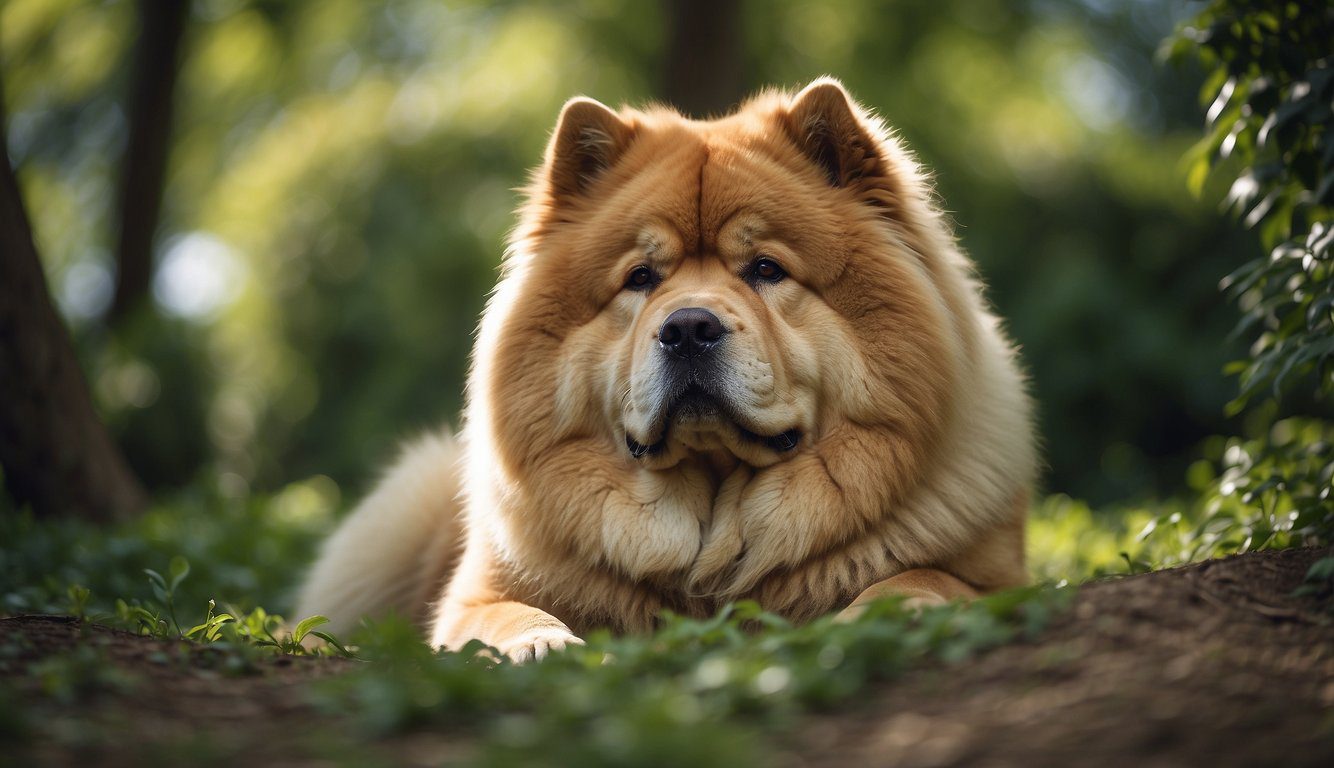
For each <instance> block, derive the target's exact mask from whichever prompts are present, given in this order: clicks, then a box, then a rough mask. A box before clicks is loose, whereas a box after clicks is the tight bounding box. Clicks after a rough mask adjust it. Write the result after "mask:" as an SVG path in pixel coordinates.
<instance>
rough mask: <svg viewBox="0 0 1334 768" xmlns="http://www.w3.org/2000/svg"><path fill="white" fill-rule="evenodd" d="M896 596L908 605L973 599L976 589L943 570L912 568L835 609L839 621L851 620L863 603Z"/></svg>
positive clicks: (976, 593)
mask: <svg viewBox="0 0 1334 768" xmlns="http://www.w3.org/2000/svg"><path fill="white" fill-rule="evenodd" d="M894 595H898V596H901V597H904V598H906V599H905V600H904V601H903V604H904V605H905V606H906V607H910V608H919V607H925V606H930V605H941V604H943V603H946V602H948V601H950V600H955V599H959V598H974V597H977V596H978V591H977V590H976V589H973V588H972V587H971V586H969V585H968V584H965V583H964V582H962V581H960V580H959V579H958V578H956V577H954V576H951V575H950V574H948V573H945V572H944V571H938V570H936V569H934V568H914V569H912V570H910V571H904V572H903V573H900V574H897V575H895V576H891V577H889V578H888V579H885V580H884V581H879V582H876V583H875V584H872V585H871V586H869V587H867V588H866V589H864V590H862V593H861V594H860V595H857V598H856V599H855V600H853V601H852V603H851V604H850V605H848V607H847V608H844V609H843V610H842V611H840V612H839V614H838V618H839V620H840V621H851V620H852V619H855V618H857V617H858V616H860V615H862V613H863V612H864V611H865V610H866V606H867V605H869V604H871V603H872V602H874V601H876V600H879V599H880V598H882V597H891V596H894Z"/></svg>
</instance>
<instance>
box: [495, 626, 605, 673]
mask: <svg viewBox="0 0 1334 768" xmlns="http://www.w3.org/2000/svg"><path fill="white" fill-rule="evenodd" d="M583 644H584V641H583V640H581V639H579V638H578V637H577V636H575V635H573V634H571V633H570V632H568V631H566V630H564V629H558V628H556V627H543V628H541V629H534V630H530V631H528V632H524V633H523V634H520V635H515V636H514V637H512V638H510V639H509V640H507V641H505V642H503V643H500V644H498V645H497V646H496V650H498V651H500V652H501V653H502V654H504V655H505V656H506V657H508V658H509V660H510V661H512V662H514V663H515V664H527V663H528V662H530V661H541V660H542V659H545V658H546V657H547V654H549V653H553V652H556V651H561V650H564V649H565V647H566V646H570V645H583Z"/></svg>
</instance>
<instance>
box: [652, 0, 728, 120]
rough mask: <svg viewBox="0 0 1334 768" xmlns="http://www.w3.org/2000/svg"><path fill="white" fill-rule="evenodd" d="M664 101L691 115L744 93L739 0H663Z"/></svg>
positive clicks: (714, 109)
mask: <svg viewBox="0 0 1334 768" xmlns="http://www.w3.org/2000/svg"><path fill="white" fill-rule="evenodd" d="M664 11H665V12H666V15H667V24H668V27H667V28H668V41H667V60H666V62H665V63H664V67H663V75H664V78H663V86H664V89H663V90H664V93H665V95H666V97H667V101H668V102H669V103H670V104H672V105H673V106H675V107H676V108H677V109H679V110H681V111H682V112H684V113H685V114H687V115H689V116H692V117H707V116H709V115H717V114H721V113H723V112H726V111H727V110H729V109H731V108H732V107H734V106H736V104H737V102H738V101H739V100H740V99H741V97H742V96H743V95H744V94H743V93H742V89H743V87H744V83H743V82H742V71H741V65H742V55H743V49H744V47H745V46H744V41H743V40H742V39H741V3H740V0H666V3H665V8H664Z"/></svg>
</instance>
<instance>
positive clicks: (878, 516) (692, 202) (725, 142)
mask: <svg viewBox="0 0 1334 768" xmlns="http://www.w3.org/2000/svg"><path fill="white" fill-rule="evenodd" d="M685 308H694V310H704V311H705V315H699V314H698V313H696V314H695V315H690V316H689V317H690V318H696V319H697V318H698V317H712V318H714V320H716V323H715V324H714V325H709V326H708V327H705V326H704V325H691V326H689V327H687V326H684V325H681V324H680V323H679V322H678V323H677V326H678V327H677V328H676V329H675V330H673V329H671V328H670V326H672V325H673V323H674V322H675V321H674V320H672V319H669V316H670V317H672V318H680V317H683V315H681V314H679V313H678V314H676V315H673V313H674V312H677V311H678V310H682V309H685ZM694 310H692V311H694ZM692 322H693V320H692ZM997 325H998V324H997V321H996V319H995V318H994V317H993V316H992V315H991V314H990V313H989V312H988V310H987V307H986V305H985V303H984V301H983V299H982V296H981V293H980V289H979V286H978V284H977V283H976V281H975V280H974V279H973V277H972V275H971V268H970V264H969V262H968V260H967V259H966V258H965V257H964V256H963V255H962V254H961V252H960V251H959V249H958V248H957V247H956V245H955V242H954V239H953V236H952V234H951V232H950V230H949V227H948V226H947V224H946V223H945V221H943V219H942V217H941V215H940V213H939V212H938V211H937V210H936V209H935V208H934V206H933V205H932V201H931V197H930V192H929V190H928V187H927V185H926V182H925V181H924V178H923V175H922V173H921V171H920V170H919V169H918V167H917V165H916V163H915V162H914V161H913V159H912V158H911V157H910V156H909V155H908V153H907V152H906V150H905V149H904V148H903V147H902V146H901V145H900V144H899V142H898V141H897V140H896V139H895V138H894V137H892V136H891V135H890V134H889V133H888V132H887V131H886V129H885V128H884V127H883V126H882V125H881V123H880V122H879V120H877V119H876V118H874V117H872V116H871V115H869V114H868V113H867V112H866V111H865V110H863V109H862V108H861V107H859V106H858V105H857V104H856V103H855V102H853V101H852V100H851V98H850V97H849V96H848V94H847V93H846V91H845V90H844V89H843V87H842V86H841V85H840V84H838V83H837V82H836V81H834V80H831V79H827V78H826V79H821V80H817V81H816V82H814V83H812V84H811V85H810V86H808V87H807V88H805V89H804V90H802V91H801V92H799V93H796V94H791V93H779V92H773V93H766V94H763V95H760V96H759V97H757V98H755V99H753V100H751V101H750V102H748V103H747V104H745V105H744V106H743V107H742V108H741V109H740V110H739V111H738V112H737V113H735V114H734V115H731V116H729V117H725V118H722V119H719V120H713V121H707V122H704V121H692V120H687V119H685V118H683V117H681V116H680V115H678V114H676V113H675V112H673V111H670V110H667V109H650V110H647V111H639V110H632V109H623V110H621V111H620V112H614V111H612V110H610V109H608V108H607V107H604V106H603V105H601V104H599V103H597V102H595V101H592V100H589V99H574V100H572V101H570V102H569V103H568V104H566V106H565V109H564V111H563V112H562V114H561V116H560V120H559V123H558V125H557V127H556V130H555V133H554V135H553V137H552V140H551V143H550V145H549V147H548V149H547V153H546V159H545V162H544V164H543V166H542V167H541V169H539V171H538V172H537V174H536V175H535V178H534V181H533V183H532V186H531V188H530V189H529V193H528V200H527V203H526V204H525V205H524V207H523V208H522V209H521V211H520V222H519V226H518V228H517V229H516V231H515V234H514V236H513V239H512V242H511V247H510V250H509V253H508V255H507V257H506V259H505V262H504V266H503V275H502V278H501V280H500V284H499V286H498V287H497V289H496V292H495V294H494V295H493V297H492V299H491V301H490V302H489V304H488V305H487V309H486V312H485V315H484V316H483V319H482V323H481V330H480V334H479V337H478V340H477V346H476V351H475V354H474V360H473V368H472V373H471V377H470V379H469V385H468V404H467V410H466V414H465V427H464V430H463V433H462V439H461V441H460V442H459V443H458V444H457V445H456V444H455V443H453V442H452V440H451V439H450V438H446V437H432V438H429V439H427V440H424V441H422V442H420V443H419V444H418V445H417V446H415V447H412V448H410V449H409V450H408V451H407V453H406V455H405V456H404V457H403V459H402V460H401V461H400V463H399V465H398V467H397V468H396V469H394V470H393V471H391V472H390V473H389V475H388V476H387V477H386V478H385V479H384V481H383V482H382V484H381V485H380V487H379V489H378V490H376V491H375V492H374V493H373V494H372V495H371V496H370V497H369V498H367V499H366V500H365V501H364V502H363V503H362V505H361V506H360V507H359V508H358V509H357V510H356V511H355V512H354V514H353V515H352V516H351V518H349V519H348V520H347V521H346V522H345V523H344V524H343V527H342V528H341V529H340V530H339V531H338V532H337V533H336V534H335V535H334V536H333V538H332V539H331V540H330V541H329V543H328V545H327V546H326V548H325V550H324V553H323V556H322V557H321V559H320V562H319V563H318V564H317V565H316V567H315V569H314V571H313V572H312V574H311V576H310V579H309V581H308V583H307V584H306V587H305V591H304V594H303V596H302V599H301V601H300V605H299V607H298V611H297V613H298V614H299V615H302V616H305V615H311V614H316V613H320V614H324V615H326V616H329V617H330V618H331V619H332V620H333V629H334V630H335V631H339V630H345V629H347V628H348V627H349V625H351V624H353V623H354V622H356V621H357V619H358V617H360V616H361V615H363V614H368V613H377V612H382V611H385V610H389V609H393V610H397V611H399V612H401V613H405V614H407V615H409V616H411V617H413V618H415V619H416V620H418V621H420V622H421V623H422V624H423V626H424V628H425V629H426V630H427V631H428V632H429V635H430V638H431V640H432V641H433V642H434V643H435V644H437V645H440V646H446V647H455V648H456V647H459V646H460V645H462V644H463V643H465V642H467V641H468V640H470V639H474V638H477V639H481V640H483V641H485V642H486V643H488V644H489V645H492V646H495V647H496V648H498V649H500V650H501V651H502V652H504V653H507V654H509V655H511V656H513V657H515V658H518V659H527V658H532V657H534V656H537V657H540V656H541V655H543V654H544V653H545V652H546V651H547V650H549V649H552V648H559V647H561V646H563V645H565V644H567V643H570V642H577V641H578V635H580V634H582V633H585V632H587V631H589V630H591V629H593V628H596V627H610V628H612V629H613V630H615V631H620V632H632V631H643V630H648V629H650V628H651V627H652V626H653V624H654V621H655V617H656V616H657V615H658V614H659V612H660V611H661V610H663V609H671V610H673V611H675V612H677V613H679V614H685V615H690V616H703V615H707V614H710V613H711V612H713V611H715V610H717V609H718V608H719V607H720V606H721V605H723V604H725V603H726V602H728V601H732V600H737V599H741V598H754V599H756V600H758V601H759V602H760V604H761V605H762V606H764V607H765V608H766V609H768V610H770V611H774V612H776V613H779V614H782V615H784V616H787V617H789V618H791V619H793V620H797V621H800V620H806V619H810V618H812V617H815V616H819V615H821V614H825V613H829V612H832V611H836V610H840V609H849V608H848V607H849V606H850V605H854V604H855V605H860V604H862V603H864V602H865V601H867V600H869V599H871V598H873V597H876V596H879V595H882V594H890V593H898V594H906V595H909V596H911V597H914V598H917V599H921V600H928V601H937V600H943V599H947V598H951V597H957V596H967V595H975V594H977V593H978V592H986V591H990V590H996V589H999V588H1003V587H1008V586H1013V585H1016V584H1020V583H1022V582H1023V581H1024V580H1025V570H1024V554H1023V528H1024V515H1025V509H1026V506H1027V498H1028V492H1029V488H1030V485H1031V483H1032V481H1033V478H1034V474H1035V465H1036V456H1035V448H1034V439H1033V434H1032V428H1031V416H1030V405H1029V401H1028V399H1027V397H1026V395H1025V393H1024V385H1023V380H1022V377H1021V375H1020V374H1019V372H1018V370H1017V366H1016V363H1015V360H1014V351H1013V349H1012V347H1011V345H1010V344H1009V343H1008V342H1007V341H1006V340H1005V338H1004V337H1003V335H1002V333H1001V331H1000V330H999V329H998V327H997ZM681 328H685V329H686V331H687V336H689V334H691V333H695V332H696V331H698V332H699V333H700V334H701V336H700V338H699V339H698V344H697V346H698V347H699V349H698V350H696V351H697V352H698V353H699V354H698V356H691V357H687V356H686V355H688V354H689V353H691V350H693V349H694V348H693V347H687V348H682V347H680V346H672V345H673V343H677V344H679V343H680V334H679V331H680V329H681ZM710 329H712V330H710ZM720 334H721V335H720ZM693 338H694V337H690V338H689V339H687V340H688V341H690V340H691V339H693ZM692 343H693V341H692ZM673 350H676V351H677V352H678V353H679V354H675V355H673V354H671V353H672V351H673ZM683 350H684V351H683ZM460 477H461V478H462V483H463V493H462V494H461V495H460V494H456V491H457V490H458V489H457V488H456V486H457V485H458V483H459V482H460V481H459V479H458V478H460ZM456 496H457V498H458V501H456V500H455V499H456ZM460 518H461V519H460ZM849 610H853V611H855V610H856V608H855V607H854V608H852V609H849Z"/></svg>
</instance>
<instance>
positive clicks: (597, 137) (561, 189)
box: [546, 96, 634, 202]
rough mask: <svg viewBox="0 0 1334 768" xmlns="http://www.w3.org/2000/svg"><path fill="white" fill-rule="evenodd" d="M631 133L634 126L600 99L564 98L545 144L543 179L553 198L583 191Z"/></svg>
mask: <svg viewBox="0 0 1334 768" xmlns="http://www.w3.org/2000/svg"><path fill="white" fill-rule="evenodd" d="M633 136H634V129H633V128H632V127H631V126H630V125H628V124H627V123H626V122H625V121H624V120H622V119H621V118H620V116H619V115H617V114H616V113H615V112H613V111H612V110H611V109H610V108H608V107H607V106H606V105H604V104H602V103H601V102H598V101H595V100H593V99H590V98H586V97H583V96H580V97H576V98H573V99H570V100H569V101H567V102H566V103H565V107H564V108H563V109H562V110H561V113H560V119H559V120H558V121H557V122H556V131H555V133H554V134H552V137H551V143H550V144H548V145H547V155H546V181H547V188H548V190H549V192H550V194H551V196H552V198H553V200H554V201H556V202H560V201H562V200H569V199H571V198H574V197H578V196H580V195H583V194H585V193H586V192H587V191H588V189H589V187H590V186H592V184H593V182H594V181H596V180H597V179H598V177H600V176H601V175H602V174H603V173H605V172H606V171H607V170H609V169H610V168H611V167H612V166H613V165H615V164H616V161H617V160H618V159H619V158H620V157H621V155H622V154H623V153H624V152H625V149H626V147H628V146H629V145H630V139H631V138H632V137H633Z"/></svg>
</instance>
